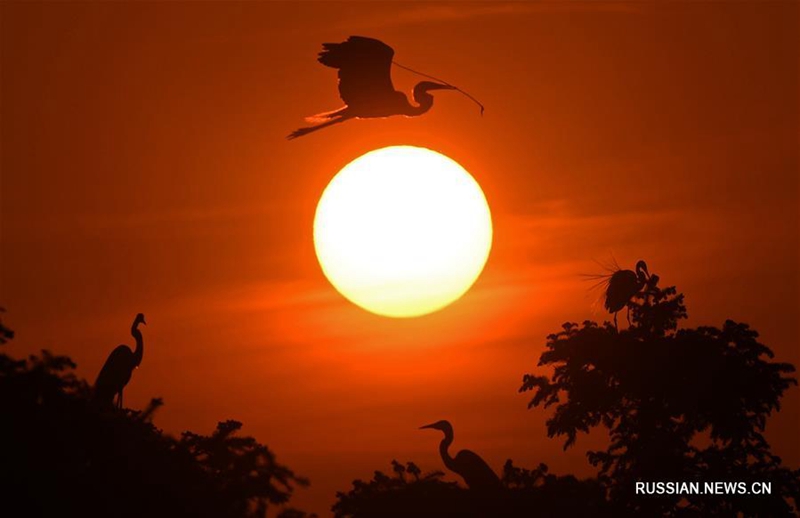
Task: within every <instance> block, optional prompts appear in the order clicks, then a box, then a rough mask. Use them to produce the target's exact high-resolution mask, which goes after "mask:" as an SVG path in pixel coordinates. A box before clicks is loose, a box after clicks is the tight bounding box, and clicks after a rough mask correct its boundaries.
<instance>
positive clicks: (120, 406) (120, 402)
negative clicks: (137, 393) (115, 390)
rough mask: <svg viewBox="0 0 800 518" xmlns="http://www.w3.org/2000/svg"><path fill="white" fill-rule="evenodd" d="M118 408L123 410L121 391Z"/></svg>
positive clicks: (120, 392)
mask: <svg viewBox="0 0 800 518" xmlns="http://www.w3.org/2000/svg"><path fill="white" fill-rule="evenodd" d="M117 408H119V409H120V410H122V391H121V390H120V391H119V399H117Z"/></svg>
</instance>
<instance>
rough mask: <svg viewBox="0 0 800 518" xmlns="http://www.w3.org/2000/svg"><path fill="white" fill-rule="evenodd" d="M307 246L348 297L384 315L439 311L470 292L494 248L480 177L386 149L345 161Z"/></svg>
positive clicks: (435, 157) (407, 149)
mask: <svg viewBox="0 0 800 518" xmlns="http://www.w3.org/2000/svg"><path fill="white" fill-rule="evenodd" d="M314 246H315V249H316V253H317V258H318V259H319V263H320V265H321V267H322V271H323V272H324V274H325V276H326V277H327V278H328V280H329V281H330V282H331V284H333V286H334V287H335V288H336V289H337V290H338V291H339V292H340V293H341V294H342V295H344V296H345V297H346V298H347V299H349V300H350V301H352V302H353V303H355V304H357V305H358V306H361V307H362V308H364V309H366V310H368V311H371V312H373V313H377V314H379V315H384V316H389V317H414V316H420V315H425V314H427V313H431V312H434V311H437V310H439V309H441V308H443V307H445V306H447V305H448V304H450V303H452V302H453V301H455V300H456V299H458V298H459V297H461V296H462V295H463V294H464V293H466V292H467V290H469V288H470V287H471V286H472V284H473V283H474V282H475V281H476V280H477V278H478V276H479V275H480V273H481V271H482V270H483V267H484V265H485V264H486V260H487V259H488V257H489V251H490V250H491V247H492V217H491V212H490V211H489V204H488V203H487V202H486V197H485V196H484V194H483V191H482V190H481V188H480V186H479V185H478V182H476V181H475V179H474V178H473V177H472V176H471V175H470V174H469V173H468V172H467V171H466V170H465V169H464V168H463V167H461V165H459V164H458V163H457V162H455V161H454V160H452V159H450V158H448V157H446V156H444V155H442V154H441V153H437V152H436V151H432V150H430V149H425V148H421V147H413V146H392V147H386V148H382V149H378V150H375V151H371V152H369V153H367V154H365V155H363V156H361V157H359V158H357V159H355V160H353V161H352V162H350V163H349V164H347V165H346V166H345V167H344V168H343V169H342V170H341V171H339V173H338V174H337V175H336V176H335V177H334V178H333V180H331V182H330V183H329V184H328V186H327V187H326V188H325V191H324V192H323V193H322V196H321V198H320V200H319V204H318V205H317V212H316V215H315V217H314Z"/></svg>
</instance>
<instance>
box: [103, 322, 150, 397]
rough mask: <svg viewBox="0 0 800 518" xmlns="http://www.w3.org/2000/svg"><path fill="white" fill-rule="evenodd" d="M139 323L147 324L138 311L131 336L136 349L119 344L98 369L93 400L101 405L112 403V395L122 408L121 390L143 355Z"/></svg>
mask: <svg viewBox="0 0 800 518" xmlns="http://www.w3.org/2000/svg"><path fill="white" fill-rule="evenodd" d="M139 324H144V325H147V322H145V321H144V315H143V314H142V313H139V314H137V315H136V318H134V319H133V325H131V336H133V338H134V339H135V340H136V349H135V350H133V351H131V348H130V347H128V346H127V345H119V346H117V348H116V349H114V350H113V351H111V354H109V355H108V359H107V360H106V363H105V364H104V365H103V368H102V369H100V374H98V375H97V380H96V381H95V382H94V397H95V400H96V401H97V402H98V403H99V404H100V405H101V406H103V407H112V406H113V405H114V396H117V405H116V406H117V408H122V391H123V389H124V388H125V386H126V385H127V384H128V382H129V381H130V380H131V374H133V370H134V369H135V368H136V367H138V366H139V365H140V364H141V363H142V356H143V355H144V341H143V340H142V332H141V331H139Z"/></svg>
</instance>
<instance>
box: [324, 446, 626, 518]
mask: <svg viewBox="0 0 800 518" xmlns="http://www.w3.org/2000/svg"><path fill="white" fill-rule="evenodd" d="M392 471H394V473H395V475H396V476H393V477H392V476H389V475H386V474H385V473H383V472H381V471H376V472H375V474H374V476H373V478H372V480H370V481H369V482H364V481H362V480H355V481H353V489H352V490H351V491H349V492H348V493H342V492H339V493H337V495H336V496H337V502H336V504H335V505H334V506H333V512H334V516H335V517H336V518H378V517H383V518H395V517H397V518H400V517H409V516H413V517H417V518H440V517H442V516H447V517H453V518H486V517H517V516H536V517H537V518H541V517H544V518H550V517H552V518H556V517H563V516H575V517H590V516H591V517H596V518H602V517H606V516H608V517H615V518H618V517H621V516H623V515H621V514H619V513H617V512H612V511H613V510H612V508H611V507H610V506H609V505H608V503H607V502H606V500H605V491H604V489H603V487H602V486H601V485H600V483H599V482H598V481H596V480H583V481H581V480H578V479H576V478H575V477H573V476H562V477H559V476H555V475H552V474H548V473H547V471H548V469H547V466H546V465H544V464H540V465H539V466H538V467H537V468H535V469H534V470H527V469H523V468H518V467H516V466H514V464H513V463H512V461H511V460H508V461H507V462H506V464H505V466H504V467H503V477H502V483H503V488H502V489H501V490H500V491H499V492H493V493H489V494H486V493H481V492H476V491H474V490H469V489H466V488H464V487H462V486H460V485H459V484H458V483H456V482H446V481H444V480H442V478H443V477H444V473H443V472H441V471H433V472H429V473H426V474H424V475H422V474H421V471H420V469H419V468H418V467H417V465H416V464H414V463H413V462H408V463H406V464H405V465H403V464H401V463H399V462H397V461H396V460H393V461H392ZM408 473H411V474H412V475H413V479H412V480H409V478H408V477H407V476H406V474H408Z"/></svg>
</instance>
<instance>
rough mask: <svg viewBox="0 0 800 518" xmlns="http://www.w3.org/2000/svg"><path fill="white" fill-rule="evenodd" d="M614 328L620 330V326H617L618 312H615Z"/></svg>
mask: <svg viewBox="0 0 800 518" xmlns="http://www.w3.org/2000/svg"><path fill="white" fill-rule="evenodd" d="M614 329H616V330H617V331H619V326H617V313H616V312H614Z"/></svg>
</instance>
